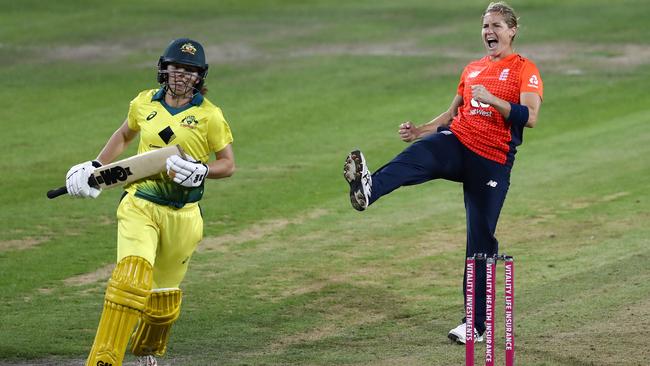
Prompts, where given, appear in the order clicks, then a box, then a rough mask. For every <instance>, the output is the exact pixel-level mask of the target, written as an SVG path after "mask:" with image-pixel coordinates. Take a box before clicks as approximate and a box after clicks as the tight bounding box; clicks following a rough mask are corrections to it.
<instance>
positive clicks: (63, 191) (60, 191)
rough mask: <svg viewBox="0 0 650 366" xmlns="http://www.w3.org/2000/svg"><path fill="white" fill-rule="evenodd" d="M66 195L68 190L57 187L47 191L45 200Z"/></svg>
mask: <svg viewBox="0 0 650 366" xmlns="http://www.w3.org/2000/svg"><path fill="white" fill-rule="evenodd" d="M66 193H68V188H66V186H63V187H59V188H57V189H50V190H49V191H47V198H49V199H52V198H57V197H59V196H62V195H64V194H66Z"/></svg>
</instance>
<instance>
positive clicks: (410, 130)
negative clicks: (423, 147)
mask: <svg viewBox="0 0 650 366" xmlns="http://www.w3.org/2000/svg"><path fill="white" fill-rule="evenodd" d="M397 133H399V138H400V139H402V141H404V142H411V141H413V140H416V139H417V138H418V135H419V131H418V128H417V127H415V125H414V124H413V123H411V122H404V123H402V124H400V125H399V130H398V131H397Z"/></svg>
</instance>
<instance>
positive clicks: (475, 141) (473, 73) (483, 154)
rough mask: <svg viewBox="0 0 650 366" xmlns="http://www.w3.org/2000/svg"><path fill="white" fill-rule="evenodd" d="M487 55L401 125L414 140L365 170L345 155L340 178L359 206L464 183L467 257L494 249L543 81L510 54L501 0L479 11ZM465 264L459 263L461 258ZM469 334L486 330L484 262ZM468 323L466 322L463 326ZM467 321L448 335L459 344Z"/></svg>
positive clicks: (507, 16)
mask: <svg viewBox="0 0 650 366" xmlns="http://www.w3.org/2000/svg"><path fill="white" fill-rule="evenodd" d="M482 20H483V23H482V26H483V28H482V38H483V44H484V46H485V48H486V50H487V56H485V57H483V58H481V59H480V60H476V61H473V62H471V63H469V64H468V65H467V66H466V67H465V69H464V70H463V72H462V74H461V77H460V83H459V84H458V89H457V92H456V96H455V97H454V99H453V101H452V102H451V105H450V106H449V109H448V110H446V111H445V112H443V113H442V114H441V115H439V116H438V117H436V118H434V119H433V120H431V121H430V122H428V123H426V124H423V125H421V126H415V125H413V124H412V123H411V122H405V123H402V124H401V125H400V126H399V135H400V137H401V139H402V140H404V141H406V142H411V141H415V140H417V141H415V142H414V143H413V144H411V145H410V146H409V147H408V148H406V149H405V150H404V151H403V152H402V153H400V154H399V155H397V156H396V157H395V158H394V159H393V160H392V161H390V162H389V163H388V164H386V165H384V166H383V167H381V168H380V169H379V170H378V171H376V172H375V173H374V174H372V175H371V174H370V172H369V171H368V168H367V166H366V161H365V158H364V156H363V154H362V153H361V151H359V150H355V151H352V152H351V153H350V154H349V155H348V157H347V158H346V161H345V165H344V177H345V179H346V180H347V182H348V183H349V184H350V201H351V203H352V206H353V207H354V208H356V209H357V210H359V211H362V210H365V209H366V208H367V207H368V205H370V204H372V203H373V202H375V201H377V200H378V199H379V198H380V197H381V196H383V195H385V194H388V193H390V192H391V191H393V190H395V189H397V188H399V187H401V186H405V185H413V184H420V183H424V182H427V181H429V180H432V179H438V178H443V179H447V180H451V181H456V182H462V183H463V193H464V199H465V209H466V216H467V220H466V222H467V249H466V251H467V256H472V255H474V254H476V253H485V254H488V255H492V254H496V253H498V242H497V240H496V238H495V237H494V232H495V230H496V225H497V220H498V218H499V213H500V211H501V207H502V206H503V202H504V200H505V198H506V194H507V192H508V187H509V185H510V170H511V168H512V165H513V163H514V157H515V152H516V147H517V145H519V144H521V142H522V137H523V129H524V127H534V126H535V124H536V123H537V115H538V113H539V109H540V106H541V103H542V92H543V84H542V79H541V77H540V75H539V71H538V70H537V67H536V66H535V65H534V64H533V63H532V62H531V61H529V60H528V59H526V58H524V57H522V56H521V55H519V54H517V53H515V52H514V50H513V48H512V42H513V40H514V38H515V36H516V34H517V30H518V27H517V17H516V16H515V14H514V11H513V9H512V8H511V7H510V6H508V5H507V4H505V3H503V2H498V3H491V4H490V5H489V6H488V7H487V9H486V10H485V12H484V13H483V16H482ZM463 263H465V261H464V259H463ZM476 275H477V277H476V284H477V287H476V300H477V301H476V313H475V315H476V321H475V323H474V329H475V331H476V333H477V337H476V338H475V339H479V340H481V339H482V334H483V332H484V330H485V325H484V322H485V267H484V266H478V267H477V273H476ZM464 289H465V286H464V284H463V290H464ZM469 326H471V325H469ZM465 328H466V325H465V320H463V321H462V322H461V324H460V325H459V326H458V327H456V328H454V329H452V330H451V331H450V332H449V334H448V336H449V338H451V339H452V340H455V341H457V342H459V343H465V334H466V333H465Z"/></svg>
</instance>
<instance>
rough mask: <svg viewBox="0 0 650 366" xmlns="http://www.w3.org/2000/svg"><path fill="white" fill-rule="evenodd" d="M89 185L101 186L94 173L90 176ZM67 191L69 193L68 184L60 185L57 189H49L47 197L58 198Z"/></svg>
mask: <svg viewBox="0 0 650 366" xmlns="http://www.w3.org/2000/svg"><path fill="white" fill-rule="evenodd" d="M88 185H89V186H91V187H95V188H99V184H98V183H97V180H96V179H95V176H93V175H91V176H90V177H88ZM67 193H68V188H67V187H66V186H63V187H59V188H57V189H50V190H49V191H47V198H49V199H52V198H57V197H59V196H63V195H64V194H67Z"/></svg>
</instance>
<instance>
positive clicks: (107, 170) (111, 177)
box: [47, 145, 185, 199]
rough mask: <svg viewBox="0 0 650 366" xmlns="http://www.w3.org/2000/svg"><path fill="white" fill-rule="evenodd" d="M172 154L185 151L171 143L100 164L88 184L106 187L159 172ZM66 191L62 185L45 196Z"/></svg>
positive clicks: (59, 194)
mask: <svg viewBox="0 0 650 366" xmlns="http://www.w3.org/2000/svg"><path fill="white" fill-rule="evenodd" d="M172 155H179V156H181V157H182V158H185V152H184V151H183V149H182V148H181V147H180V145H173V146H167V147H163V148H160V149H156V150H152V151H147V152H145V153H142V154H139V155H134V156H131V157H129V158H126V159H122V160H120V161H116V162H114V163H111V164H106V165H103V166H100V167H99V168H95V171H93V174H92V175H91V176H90V177H89V178H88V185H90V186H91V187H98V188H102V189H108V188H113V187H119V186H122V185H124V184H127V183H131V182H133V181H136V180H140V179H143V178H146V177H149V176H152V175H155V174H158V173H161V172H163V171H165V170H166V169H167V164H166V161H167V158H168V157H170V156H172ZM66 193H68V189H67V188H66V187H65V186H63V187H60V188H57V189H52V190H50V191H48V192H47V198H49V199H52V198H56V197H58V196H61V195H64V194H66Z"/></svg>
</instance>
